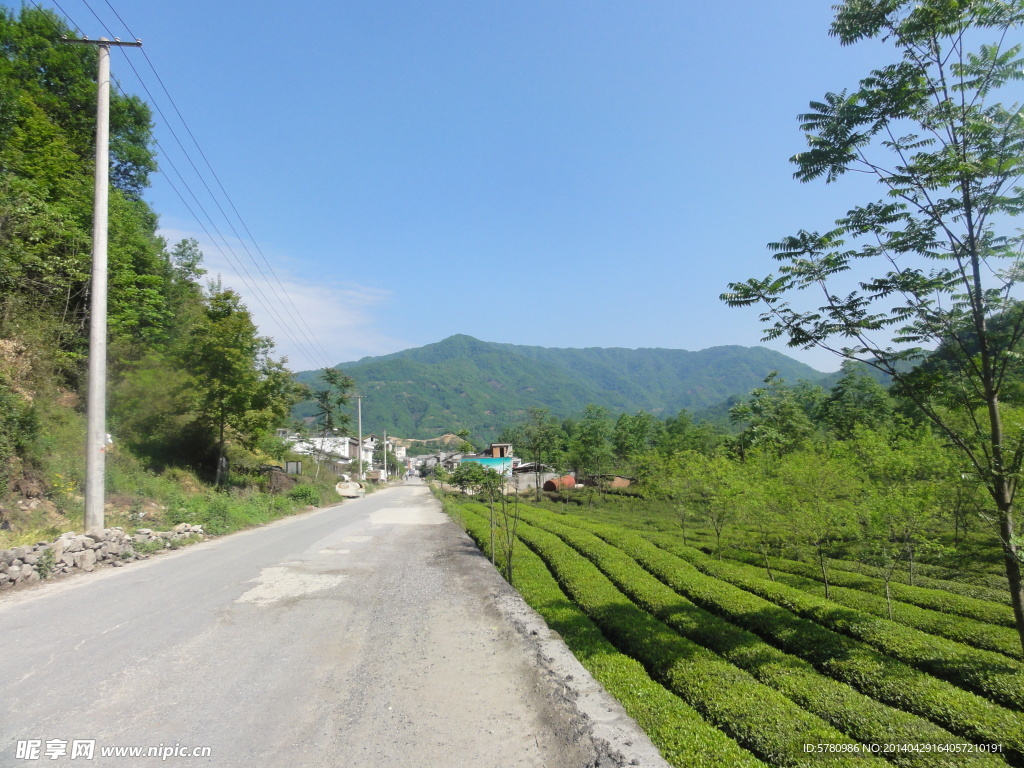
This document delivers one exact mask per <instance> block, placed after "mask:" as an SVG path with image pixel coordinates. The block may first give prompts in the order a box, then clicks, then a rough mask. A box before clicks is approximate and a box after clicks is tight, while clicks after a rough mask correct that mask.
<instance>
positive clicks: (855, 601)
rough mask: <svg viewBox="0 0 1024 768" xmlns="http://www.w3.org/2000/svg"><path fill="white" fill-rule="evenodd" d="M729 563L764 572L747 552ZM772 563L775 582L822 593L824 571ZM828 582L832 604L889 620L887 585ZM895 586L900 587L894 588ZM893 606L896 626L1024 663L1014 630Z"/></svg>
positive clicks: (851, 577)
mask: <svg viewBox="0 0 1024 768" xmlns="http://www.w3.org/2000/svg"><path fill="white" fill-rule="evenodd" d="M730 559H733V560H739V561H740V562H743V563H746V564H747V565H750V566H752V567H756V568H758V570H759V571H763V569H764V559H763V558H762V557H761V556H760V555H751V554H750V553H746V552H744V553H742V554H739V553H738V554H735V555H733V556H731V557H730ZM769 562H770V563H771V566H772V573H773V574H774V575H775V581H777V582H779V583H782V584H786V585H788V586H790V587H793V588H795V589H799V590H801V591H803V592H809V593H811V594H814V595H818V593H820V592H821V590H822V589H823V586H822V578H821V571H820V570H818V568H817V567H816V566H813V565H809V564H807V563H800V562H796V561H793V560H782V559H780V558H771V559H770V560H769ZM828 581H829V585H830V587H831V589H830V592H829V594H830V595H831V597H830V599H831V600H832V602H834V603H839V604H840V605H845V606H847V607H849V608H856V609H857V610H860V611H865V612H867V613H871V614H874V615H875V616H880V617H882V618H884V619H888V618H889V613H888V610H887V608H886V605H885V583H884V582H882V581H879V580H877V579H871V578H868V577H867V576H860V575H858V574H854V573H847V572H833V573H831V574H830V575H829V578H828ZM892 586H893V587H896V586H898V585H896V584H893V585H892ZM891 591H893V592H895V591H897V590H896V589H893V590H891ZM819 596H820V595H819ZM892 606H893V619H892V620H893V621H895V622H896V623H897V624H904V625H906V626H908V627H913V628H914V629H919V630H921V631H922V632H927V633H928V634H930V635H938V636H940V637H945V638H947V639H949V640H954V641H956V642H958V643H964V644H966V645H973V646H974V647H975V648H980V649H982V650H985V651H995V652H996V653H1001V654H1003V655H1004V656H1010V657H1012V658H1015V659H1024V651H1022V650H1021V647H1020V638H1019V636H1018V635H1017V632H1016V630H1015V629H1011V628H1009V627H1005V626H999V625H995V624H991V623H989V622H985V621H978V620H976V619H969V618H967V617H965V616H959V615H952V614H950V613H947V612H943V611H934V610H931V609H929V608H922V607H920V606H918V605H913V604H911V603H905V602H902V601H900V600H897V599H895V597H894V598H893V601H892Z"/></svg>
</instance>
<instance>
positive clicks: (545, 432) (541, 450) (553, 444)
mask: <svg viewBox="0 0 1024 768" xmlns="http://www.w3.org/2000/svg"><path fill="white" fill-rule="evenodd" d="M517 435H518V439H519V445H521V446H522V450H523V456H524V457H526V458H527V459H529V460H530V461H532V462H533V468H534V473H533V476H534V488H535V491H536V494H537V501H540V491H541V482H540V475H541V471H542V468H543V466H544V465H554V464H555V463H556V462H557V455H558V445H559V428H558V421H557V420H556V419H554V418H553V417H552V416H550V415H549V413H548V409H547V408H530V409H529V411H528V418H527V421H526V423H525V424H522V425H520V427H519V429H518V430H517Z"/></svg>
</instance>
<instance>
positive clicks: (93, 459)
mask: <svg viewBox="0 0 1024 768" xmlns="http://www.w3.org/2000/svg"><path fill="white" fill-rule="evenodd" d="M61 40H62V42H65V43H78V44H80V45H95V46H97V48H98V49H99V54H100V55H99V73H98V75H97V77H96V85H97V94H96V182H95V183H96V185H95V191H94V194H93V214H92V289H91V292H90V295H89V394H88V400H87V402H86V437H85V531H86V533H92V532H95V531H100V530H103V505H104V501H105V499H104V484H105V475H106V450H107V203H108V198H109V193H110V187H109V181H108V180H109V177H110V47H111V46H118V47H131V48H141V47H142V41H141V40H136V41H135V42H133V43H122V42H121V41H120V40H118V39H117V38H116V37H115V38H114V39H113V40H107V39H106V38H105V37H101V38H100V39H99V40H87V39H82V40H71V39H69V38H67V37H64V38H61Z"/></svg>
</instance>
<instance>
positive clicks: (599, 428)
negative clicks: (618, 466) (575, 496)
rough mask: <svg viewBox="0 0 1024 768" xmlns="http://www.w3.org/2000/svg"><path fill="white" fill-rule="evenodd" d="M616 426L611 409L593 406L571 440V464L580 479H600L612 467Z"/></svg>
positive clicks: (586, 411)
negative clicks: (586, 476) (593, 477)
mask: <svg viewBox="0 0 1024 768" xmlns="http://www.w3.org/2000/svg"><path fill="white" fill-rule="evenodd" d="M611 434H612V424H611V416H610V414H609V412H608V409H607V408H605V407H604V406H600V405H594V404H593V403H590V404H589V405H587V407H586V408H585V409H584V410H583V418H581V419H580V420H579V421H577V422H576V423H575V425H574V426H573V430H572V435H571V437H570V438H569V455H568V462H569V464H570V465H571V466H572V467H573V468H574V469H575V471H576V476H577V477H580V476H582V475H594V476H597V475H600V474H602V473H603V472H605V471H606V470H607V469H608V468H609V467H610V466H611V463H612V446H611Z"/></svg>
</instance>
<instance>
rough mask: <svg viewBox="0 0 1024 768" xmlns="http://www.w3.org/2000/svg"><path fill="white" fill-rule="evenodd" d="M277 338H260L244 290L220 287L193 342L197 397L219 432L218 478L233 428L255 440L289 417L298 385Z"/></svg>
mask: <svg viewBox="0 0 1024 768" xmlns="http://www.w3.org/2000/svg"><path fill="white" fill-rule="evenodd" d="M273 346H274V344H273V342H272V341H271V340H270V339H268V338H266V337H264V336H259V335H258V334H257V331H256V326H255V324H254V323H253V321H252V317H251V316H250V315H249V311H248V310H247V309H246V308H245V306H244V305H243V304H242V301H241V299H240V298H239V296H238V294H237V293H235V292H234V291H231V290H219V287H217V286H215V287H214V289H213V290H212V293H211V294H210V295H209V296H208V297H207V302H206V310H205V316H204V317H203V319H202V321H201V322H200V323H199V324H198V326H197V328H196V329H195V333H194V335H193V338H192V341H191V343H190V347H191V350H190V355H189V361H190V368H191V370H190V373H191V375H192V382H191V386H192V388H193V397H194V402H195V404H196V407H197V410H198V411H199V414H200V418H201V420H202V421H203V422H204V423H205V424H206V425H208V426H209V427H210V428H211V429H212V430H213V433H214V435H215V442H216V446H217V466H216V471H215V481H216V483H217V485H221V484H222V483H223V481H224V479H225V478H224V474H223V469H224V466H225V463H226V458H225V457H226V445H227V437H228V431H229V430H230V431H231V432H233V433H234V435H235V436H237V437H238V438H239V440H240V441H241V442H243V443H246V442H250V443H251V442H253V441H255V440H258V439H259V437H260V436H261V435H262V433H264V432H265V431H266V430H267V429H270V428H272V427H273V426H274V425H276V424H279V423H281V422H283V421H284V420H285V418H286V417H287V415H288V410H289V408H290V407H291V405H292V403H293V402H294V401H295V399H296V397H297V389H296V386H295V384H294V383H293V382H292V380H291V376H290V374H289V372H288V371H287V370H286V369H285V368H284V364H283V362H279V361H276V360H273V359H272V358H271V357H270V352H271V351H272V349H273Z"/></svg>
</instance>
